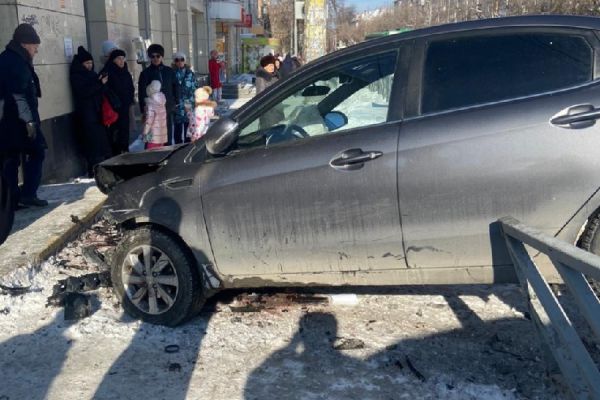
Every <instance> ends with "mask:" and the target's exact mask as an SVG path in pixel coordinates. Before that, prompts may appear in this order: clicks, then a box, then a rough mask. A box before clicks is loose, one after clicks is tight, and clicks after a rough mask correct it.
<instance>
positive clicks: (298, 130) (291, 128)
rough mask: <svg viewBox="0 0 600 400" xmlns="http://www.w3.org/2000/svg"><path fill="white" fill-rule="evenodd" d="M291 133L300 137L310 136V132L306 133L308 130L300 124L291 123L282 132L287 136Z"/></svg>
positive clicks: (282, 134)
mask: <svg viewBox="0 0 600 400" xmlns="http://www.w3.org/2000/svg"><path fill="white" fill-rule="evenodd" d="M289 135H292V136H295V137H297V138H298V139H303V138H307V137H308V136H309V135H308V133H306V131H305V130H304V128H302V127H301V126H300V125H296V124H289V125H288V126H286V127H285V129H284V130H283V132H281V136H283V137H286V136H289Z"/></svg>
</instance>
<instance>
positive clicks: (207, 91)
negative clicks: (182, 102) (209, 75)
mask: <svg viewBox="0 0 600 400" xmlns="http://www.w3.org/2000/svg"><path fill="white" fill-rule="evenodd" d="M211 94H212V88H211V87H210V86H203V87H201V88H198V89H196V91H195V92H194V100H195V101H196V103H202V102H203V101H206V100H208V96H210V95H211Z"/></svg>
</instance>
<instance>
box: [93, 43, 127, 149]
mask: <svg viewBox="0 0 600 400" xmlns="http://www.w3.org/2000/svg"><path fill="white" fill-rule="evenodd" d="M125 57H126V54H125V52H124V51H123V50H121V49H113V50H112V51H111V52H110V55H109V56H108V60H107V61H106V64H105V65H104V68H103V69H102V71H101V72H100V74H106V75H107V76H108V82H107V84H106V86H107V88H108V91H107V92H106V94H107V95H108V96H109V99H108V100H109V102H110V103H111V106H112V107H113V109H114V111H115V112H116V113H117V114H119V116H118V118H117V121H116V122H115V123H113V124H111V125H110V126H109V128H108V131H109V138H110V140H111V147H112V154H113V155H115V156H116V155H119V154H121V153H126V152H128V151H129V109H130V108H131V105H132V104H133V96H134V91H135V90H134V87H133V78H132V77H131V74H130V73H129V70H128V69H127V61H126V59H125ZM115 100H117V101H116V102H115Z"/></svg>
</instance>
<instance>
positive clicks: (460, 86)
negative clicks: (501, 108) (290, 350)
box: [421, 33, 593, 113]
mask: <svg viewBox="0 0 600 400" xmlns="http://www.w3.org/2000/svg"><path fill="white" fill-rule="evenodd" d="M592 66H593V50H592V47H591V46H590V44H589V43H588V42H587V41H586V40H585V38H584V37H582V36H578V35H569V34H558V33H557V34H549V33H519V34H511V35H498V36H479V37H470V38H457V39H452V40H446V41H438V42H432V43H431V44H430V45H429V47H428V50H427V56H426V61H425V71H424V76H423V97H422V107H421V110H422V112H423V113H429V112H436V111H444V110H448V109H452V108H458V107H467V106H472V105H476V104H482V103H488V102H493V101H499V100H506V99H511V98H516V97H522V96H529V95H534V94H538V93H544V92H549V91H553V90H557V89H563V88H567V87H569V86H573V85H577V84H581V83H585V82H588V81H590V80H592V71H593V68H592Z"/></svg>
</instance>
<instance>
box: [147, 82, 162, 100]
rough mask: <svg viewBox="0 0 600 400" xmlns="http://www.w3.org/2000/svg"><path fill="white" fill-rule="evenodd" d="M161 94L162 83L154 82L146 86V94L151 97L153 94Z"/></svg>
mask: <svg viewBox="0 0 600 400" xmlns="http://www.w3.org/2000/svg"><path fill="white" fill-rule="evenodd" d="M158 92H160V81H152V82H150V84H149V85H148V86H146V94H147V95H148V97H151V96H152V95H153V94H156V93H158Z"/></svg>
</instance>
